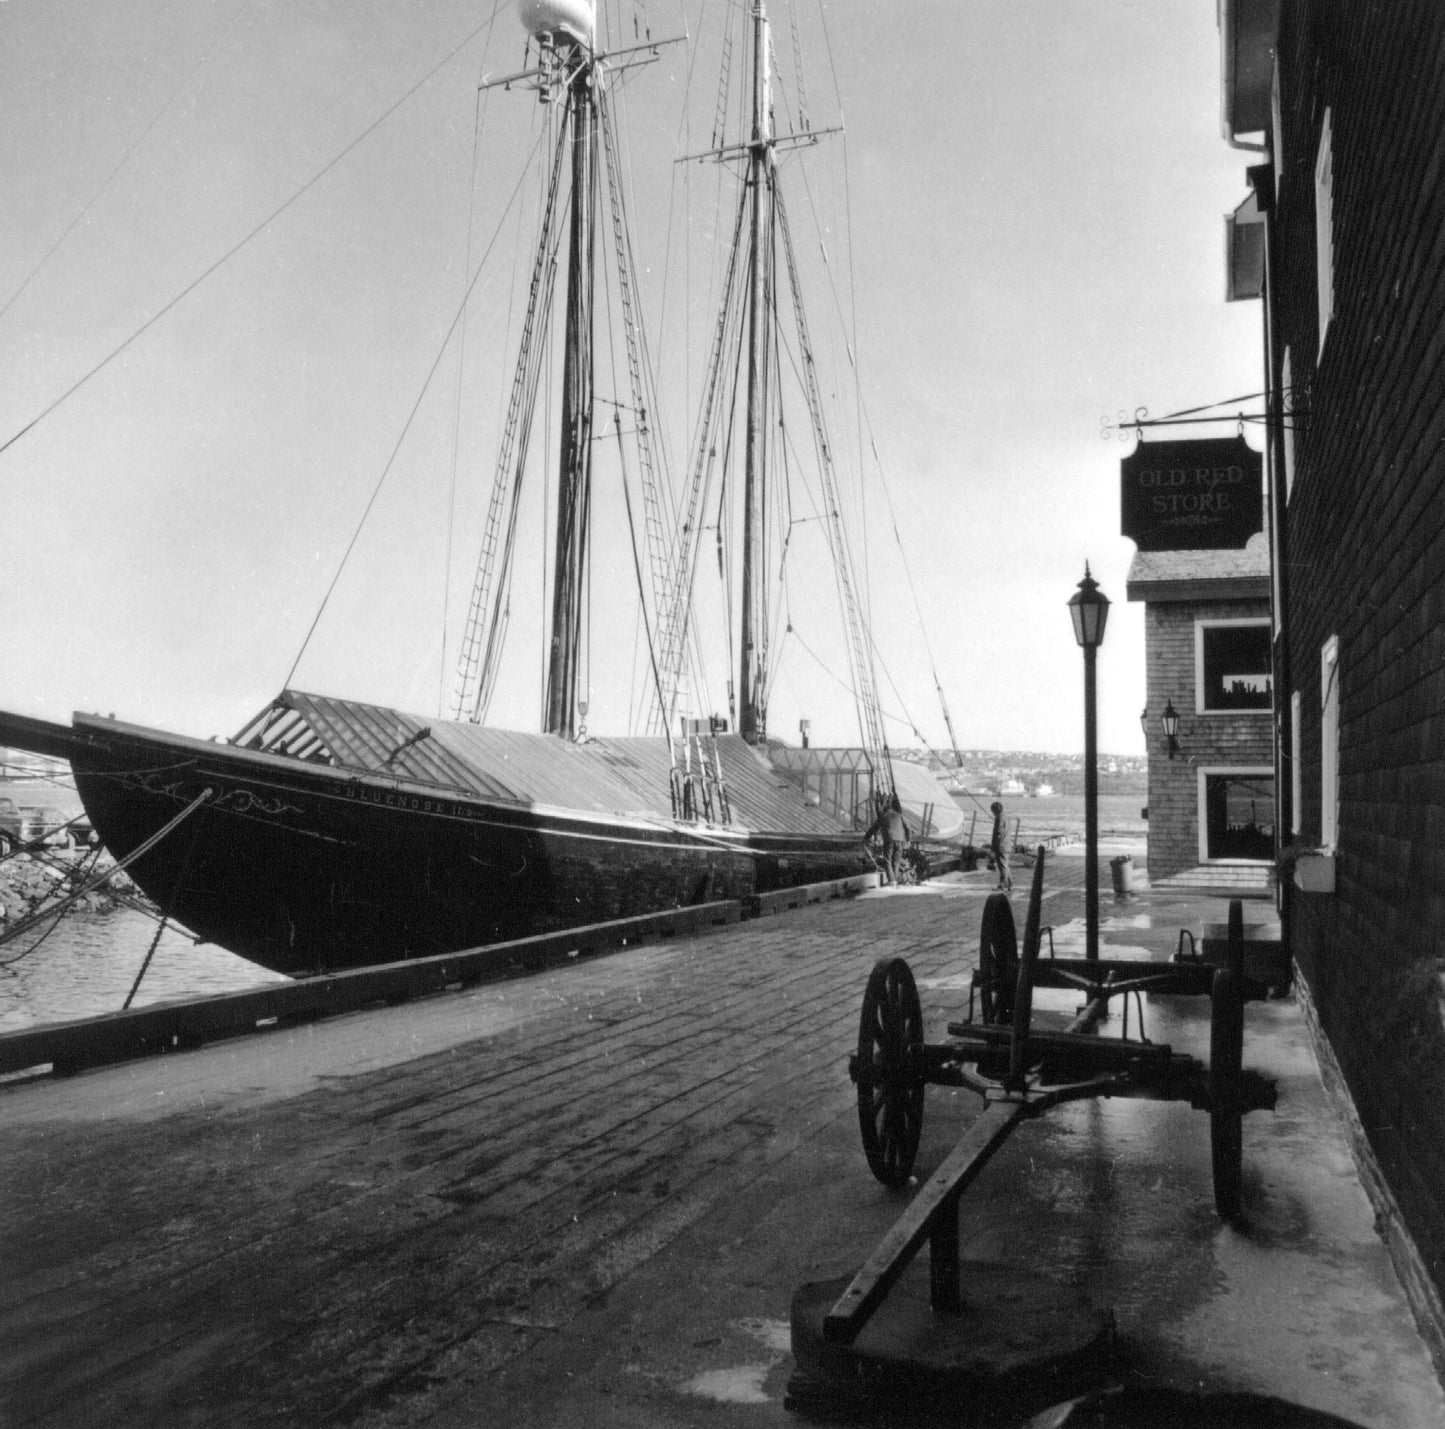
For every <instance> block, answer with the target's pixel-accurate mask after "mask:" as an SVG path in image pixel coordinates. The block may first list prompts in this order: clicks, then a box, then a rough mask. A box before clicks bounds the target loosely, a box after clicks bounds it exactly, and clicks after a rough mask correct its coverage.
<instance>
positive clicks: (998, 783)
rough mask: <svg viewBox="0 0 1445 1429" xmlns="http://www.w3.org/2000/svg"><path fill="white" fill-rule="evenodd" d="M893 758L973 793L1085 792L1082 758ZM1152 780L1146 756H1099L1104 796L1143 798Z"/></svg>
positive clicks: (1010, 753)
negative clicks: (941, 777)
mask: <svg viewBox="0 0 1445 1429" xmlns="http://www.w3.org/2000/svg"><path fill="white" fill-rule="evenodd" d="M890 752H891V753H892V755H893V757H894V758H895V759H906V760H908V761H909V762H910V763H912V764H921V765H923V766H924V767H925V768H928V769H932V770H933V771H934V772H935V773H936V774H939V775H941V776H946V777H945V783H947V784H949V785H950V786H956V787H959V788H964V789H967V790H969V791H970V792H971V793H975V794H997V795H1000V796H1001V797H1003V798H1015V799H1022V798H1034V797H1041V798H1047V797H1048V796H1049V795H1051V794H1082V793H1083V792H1084V756H1083V755H1082V754H1037V753H1034V754H1031V753H1025V752H1020V751H1018V750H999V749H960V750H959V751H958V756H957V759H956V760H955V757H954V752H953V750H951V749H948V750H927V749H919V748H905V749H894V750H892V751H890ZM1148 782H1149V761H1148V759H1147V758H1145V756H1144V755H1142V754H1100V755H1099V792H1100V793H1101V794H1134V793H1138V794H1142V793H1144V792H1145V791H1146V789H1147V787H1148Z"/></svg>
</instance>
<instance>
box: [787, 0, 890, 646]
mask: <svg viewBox="0 0 1445 1429" xmlns="http://www.w3.org/2000/svg"><path fill="white" fill-rule="evenodd" d="M818 24H819V27H820V28H821V30H822V32H823V50H824V53H825V54H826V55H827V56H828V73H829V74H830V76H831V77H832V80H833V95H834V97H835V98H836V99H837V101H838V127H839V131H840V133H841V135H842V143H843V217H844V230H843V231H844V233H845V235H846V236H847V240H848V305H849V312H850V314H851V317H850V321H849V322H848V324H847V327H846V332H847V335H848V336H847V339H846V340H847V342H848V345H849V351H848V355H849V359H850V361H851V362H852V365H853V385H854V391H855V393H856V394H857V402H856V405H855V408H854V422H855V425H856V428H857V442H858V471H859V481H858V497H859V506H860V515H861V517H862V523H863V592H862V604H863V608H864V615H865V618H866V619H867V621H868V622H869V623H870V624H871V623H872V619H873V599H872V582H871V580H870V578H869V573H870V569H871V563H870V559H869V543H868V487H867V483H866V482H865V481H863V480H862V471H863V465H862V462H863V430H864V427H865V426H867V427H868V428H869V430H870V435H871V423H870V422H868V421H867V418H866V404H865V402H864V400H863V378H862V373H861V371H860V369H859V364H858V285H857V281H856V277H855V274H856V271H857V264H856V262H855V261H854V249H853V183H852V178H851V169H852V166H851V165H850V164H849V162H848V127H847V125H846V124H845V123H844V121H843V90H842V86H841V85H840V84H839V83H838V62H837V58H836V56H835V55H834V53H833V34H832V31H831V30H830V29H829V28H828V14H827V7H826V6H824V5H823V4H821V3H820V4H819V6H818ZM803 186H804V188H805V189H806V190H807V193H808V199H809V203H810V205H812V206H813V209H814V213H815V214H816V212H817V207H816V204H814V203H813V190H812V186H811V185H810V184H809V183H808V180H807V171H806V169H804V178H803ZM821 236H822V235H821V234H820V235H819V238H820V240H821ZM825 252H826V250H825ZM825 266H826V267H827V269H828V285H829V287H831V288H832V289H833V300H834V302H835V303H838V302H839V299H838V290H837V285H836V284H835V283H834V282H833V271H832V264H831V263H828V264H825ZM839 313H840V315H841V313H842V306H841V303H839Z"/></svg>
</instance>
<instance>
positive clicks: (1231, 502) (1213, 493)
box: [1119, 436, 1264, 551]
mask: <svg viewBox="0 0 1445 1429" xmlns="http://www.w3.org/2000/svg"><path fill="white" fill-rule="evenodd" d="M1119 472H1120V477H1121V485H1122V492H1123V501H1122V515H1121V519H1120V525H1119V529H1120V530H1121V531H1122V532H1123V534H1124V535H1126V536H1128V537H1129V538H1130V539H1131V540H1133V541H1134V542H1135V543H1136V544H1137V545H1138V547H1139V549H1140V550H1141V551H1222V550H1238V549H1240V548H1241V547H1243V546H1244V545H1245V543H1246V542H1247V541H1248V540H1249V538H1250V537H1251V536H1253V535H1254V534H1255V533H1256V532H1257V531H1262V530H1263V529H1264V458H1263V457H1262V456H1261V455H1260V453H1259V452H1257V451H1254V450H1253V449H1252V448H1251V447H1249V446H1248V445H1247V444H1246V442H1245V440H1244V438H1243V437H1240V436H1235V437H1218V438H1208V439H1205V440H1202V441H1195V442H1140V443H1139V445H1138V446H1137V447H1136V448H1135V449H1134V450H1133V451H1132V452H1131V453H1130V454H1129V455H1128V456H1126V457H1125V458H1124V460H1123V461H1122V462H1120V463H1119Z"/></svg>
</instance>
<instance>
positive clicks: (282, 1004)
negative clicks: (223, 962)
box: [0, 874, 878, 1076]
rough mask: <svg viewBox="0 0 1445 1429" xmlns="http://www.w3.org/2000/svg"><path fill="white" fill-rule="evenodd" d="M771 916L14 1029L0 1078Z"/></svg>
mask: <svg viewBox="0 0 1445 1429" xmlns="http://www.w3.org/2000/svg"><path fill="white" fill-rule="evenodd" d="M877 882H878V876H877V875H876V874H861V875H858V876H856V877H852V878H841V879H834V880H832V881H830V882H827V883H814V884H807V885H804V886H803V887H800V888H793V889H788V890H786V892H787V894H788V895H789V897H788V900H787V902H786V903H784V904H782V906H783V907H790V908H791V907H799V906H801V905H802V904H804V903H821V902H826V901H827V900H829V899H833V898H848V897H852V896H854V895H856V894H858V893H861V892H863V891H864V890H865V889H867V888H872V887H875V886H876V885H877ZM774 911H781V910H780V908H779V904H778V902H775V901H773V899H772V898H771V897H770V895H766V894H764V895H759V896H756V897H753V898H749V899H746V900H743V901H738V900H736V899H728V900H724V901H721V902H716V903H699V904H696V905H695V906H693V907H689V908H668V909H665V910H663V911H661V912H658V913H644V914H642V915H641V916H639V917H635V918H619V919H616V920H614V921H612V922H606V923H591V924H587V925H585V926H583V927H579V928H567V929H564V930H562V931H561V932H556V933H541V934H537V935H535V936H533V937H530V938H517V939H515V940H513V941H511V942H506V943H492V944H490V945H488V946H486V947H481V948H472V949H469V950H467V951H465V952H459V953H440V954H436V955H434V956H431V957H425V958H409V959H406V960H405V961H403V962H395V963H384V964H381V965H380V966H377V967H367V968H355V969H351V970H349V971H346V972H336V973H324V974H321V975H318V976H316V977H309V978H298V979H296V980H295V981H294V982H285V983H279V984H277V985H275V986H273V987H259V988H250V989H247V990H245V991H242V992H231V993H223V994H221V995H220V996H217V997H204V998H195V999H187V1000H184V1001H179V1002H160V1003H154V1004H151V1005H149V1006H146V1007H137V1008H131V1009H129V1010H127V1011H124V1012H109V1013H103V1014H101V1015H100V1016H98V1017H85V1018H77V1019H76V1020H75V1021H72V1022H52V1023H45V1024H42V1025H41V1026H38V1027H27V1028H21V1029H19V1030H17V1031H14V1032H3V1033H0V1076H3V1075H9V1074H13V1073H19V1072H25V1071H29V1070H31V1069H38V1068H41V1067H43V1066H45V1065H46V1064H49V1065H50V1066H51V1068H52V1071H53V1073H54V1075H56V1076H69V1075H72V1074H74V1073H76V1072H81V1071H85V1070H86V1069H88V1068H91V1067H101V1066H106V1065H108V1064H111V1063H114V1062H123V1061H127V1060H129V1059H131V1058H135V1057H145V1056H150V1055H154V1054H156V1053H160V1052H172V1051H180V1050H185V1049H189V1048H193V1047H199V1046H202V1045H203V1044H205V1043H207V1042H213V1041H218V1040H220V1039H222V1038H227V1037H239V1036H245V1035H247V1034H249V1033H254V1032H258V1031H267V1030H269V1029H270V1028H272V1027H286V1026H294V1025H295V1024H297V1023H303V1022H314V1021H316V1020H318V1019H320V1018H323V1017H332V1016H335V1015H337V1014H339V1013H343V1012H354V1011H357V1010H358V1009H360V1008H363V1007H370V1006H375V1005H377V1004H383V1005H396V1004H400V1003H404V1002H409V1001H410V1000H411V999H412V998H414V997H426V996H430V995H432V994H435V993H439V992H444V991H446V990H447V989H449V988H463V989H465V988H473V987H477V986H479V985H480V984H482V983H484V982H499V981H502V980H504V979H506V978H511V977H519V976H523V975H525V974H528V973H535V972H541V971H543V970H545V969H547V968H553V967H564V966H566V965H568V964H569V963H573V962H575V961H577V960H578V959H580V958H586V957H595V956H598V955H600V954H605V953H609V952H615V951H618V950H620V949H622V948H626V947H635V946H636V945H637V944H639V943H641V942H644V941H646V940H648V939H654V940H655V939H659V938H678V937H687V936H690V935H696V934H700V933H706V932H710V931H711V930H712V929H714V928H718V927H725V926H727V925H729V924H732V923H737V922H740V921H741V920H742V919H744V918H746V917H757V916H760V915H762V914H764V913H770V912H774Z"/></svg>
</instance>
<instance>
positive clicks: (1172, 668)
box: [1144, 600, 1274, 879]
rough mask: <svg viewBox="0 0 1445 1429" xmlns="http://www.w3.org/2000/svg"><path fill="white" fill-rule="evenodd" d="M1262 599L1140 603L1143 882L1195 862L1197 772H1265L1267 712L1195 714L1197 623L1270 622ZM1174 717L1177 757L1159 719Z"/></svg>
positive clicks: (1269, 753) (1270, 746)
mask: <svg viewBox="0 0 1445 1429" xmlns="http://www.w3.org/2000/svg"><path fill="white" fill-rule="evenodd" d="M1268 614H1269V602H1268V601H1266V600H1233V601H1203V600H1199V601H1146V603H1145V606H1144V651H1145V656H1144V659H1145V671H1146V675H1145V678H1146V682H1147V689H1148V704H1147V708H1148V710H1149V755H1150V758H1149V877H1150V878H1151V879H1157V878H1165V877H1167V876H1168V875H1170V874H1173V873H1179V872H1181V871H1182V870H1184V869H1186V868H1193V867H1195V865H1197V864H1198V863H1199V819H1200V808H1199V769H1200V767H1201V766H1207V767H1211V768H1221V767H1227V768H1234V769H1244V768H1266V769H1267V768H1271V767H1272V765H1273V759H1274V753H1273V750H1274V743H1273V735H1272V731H1271V728H1270V716H1269V713H1268V711H1263V710H1262V711H1260V712H1259V713H1258V714H1245V715H1241V714H1229V715H1223V714H1210V715H1200V714H1196V713H1195V709H1196V704H1197V689H1196V671H1195V626H1196V624H1197V622H1199V621H1201V620H1206V621H1208V620H1238V619H1248V618H1257V617H1262V616H1268ZM1171 701H1172V702H1173V705H1174V708H1175V709H1176V710H1178V711H1179V746H1180V747H1179V752H1178V753H1177V754H1176V755H1175V757H1174V758H1173V759H1172V760H1171V759H1169V758H1168V756H1167V753H1166V746H1165V741H1164V736H1163V733H1162V732H1161V730H1160V724H1159V717H1160V715H1161V714H1162V713H1163V710H1164V706H1165V705H1166V704H1168V703H1170V702H1171Z"/></svg>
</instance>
